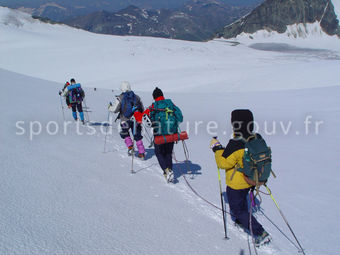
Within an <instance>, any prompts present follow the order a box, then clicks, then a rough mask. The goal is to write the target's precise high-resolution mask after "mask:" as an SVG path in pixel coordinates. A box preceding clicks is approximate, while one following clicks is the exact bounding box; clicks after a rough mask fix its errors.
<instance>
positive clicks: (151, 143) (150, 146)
mask: <svg viewBox="0 0 340 255" xmlns="http://www.w3.org/2000/svg"><path fill="white" fill-rule="evenodd" d="M142 125H143V127H144V132H145V134H146V136H147V137H148V139H147V140H148V141H149V142H150V145H149V148H152V146H153V143H154V141H153V140H152V138H151V135H150V133H149V131H148V130H147V129H146V126H145V125H144V124H143V123H142Z"/></svg>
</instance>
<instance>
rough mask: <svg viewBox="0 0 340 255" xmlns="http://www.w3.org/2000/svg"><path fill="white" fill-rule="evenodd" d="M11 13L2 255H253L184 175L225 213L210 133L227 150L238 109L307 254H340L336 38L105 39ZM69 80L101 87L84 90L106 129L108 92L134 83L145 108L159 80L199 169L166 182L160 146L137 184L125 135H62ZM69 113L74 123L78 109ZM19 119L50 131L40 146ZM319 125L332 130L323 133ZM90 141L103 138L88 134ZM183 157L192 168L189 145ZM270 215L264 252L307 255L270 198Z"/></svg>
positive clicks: (5, 75)
mask: <svg viewBox="0 0 340 255" xmlns="http://www.w3.org/2000/svg"><path fill="white" fill-rule="evenodd" d="M4 13H5V14H4ZM9 13H10V15H12V18H11V19H10V20H11V22H7V23H6V22H5V23H6V25H5V24H4V22H2V25H0V31H1V37H0V45H1V47H0V51H1V56H2V57H1V58H0V84H1V92H2V93H1V94H0V108H1V109H2V111H1V124H2V125H0V141H1V145H2V146H1V147H0V162H1V172H0V194H1V196H0V210H1V214H0V229H1V231H0V253H1V254H151V255H153V254H199V255H200V254H202V255H203V254H204V255H205V254H222V253H223V254H224V253H228V254H254V251H252V252H250V251H249V246H250V245H251V241H250V240H249V237H248V236H247V235H246V234H245V233H241V232H240V231H239V230H237V229H236V228H235V227H234V226H232V225H231V224H230V221H231V220H230V217H229V216H228V223H229V225H228V234H229V237H230V240H228V241H227V240H224V239H223V227H222V222H221V213H220V211H219V210H217V209H216V208H214V207H212V206H211V205H209V204H207V203H206V202H204V201H203V200H201V199H200V198H198V197H197V196H196V195H195V194H194V193H193V192H192V190H191V189H190V188H189V187H188V185H187V184H186V182H185V179H184V176H186V178H187V180H188V181H189V183H190V184H191V185H192V187H193V188H194V189H195V190H196V191H197V192H198V193H199V194H201V195H202V196H203V197H204V198H205V199H207V200H208V201H210V202H211V203H213V204H215V205H219V203H220V201H219V188H218V181H217V172H216V171H217V170H216V165H215V162H214V159H213V154H212V153H211V151H210V149H209V148H208V145H209V141H210V139H211V136H212V134H208V132H207V130H206V126H207V125H208V122H209V121H216V122H217V123H218V124H219V128H218V132H217V134H216V135H218V136H219V138H220V140H221V142H222V143H223V144H226V143H227V141H228V139H229V137H230V134H231V130H230V125H229V124H228V122H229V119H230V117H229V116H230V112H231V111H232V110H233V109H235V108H250V109H251V110H252V111H253V112H254V114H255V119H256V121H257V122H258V123H259V129H260V130H259V131H260V133H262V134H263V135H264V137H265V138H266V140H267V142H268V144H270V146H271V147H272V150H273V169H274V171H275V173H276V174H277V176H278V178H277V179H275V180H274V179H271V180H270V182H269V184H268V185H269V186H270V187H271V189H272V191H273V194H274V197H275V198H276V199H277V201H278V203H279V205H280V207H281V209H282V210H283V212H284V213H285V215H286V217H287V219H288V220H289V223H290V224H291V226H292V228H293V229H294V231H295V233H296V235H297V237H298V238H299V240H300V242H301V244H302V246H303V247H304V248H305V252H306V254H325V255H328V254H337V251H339V250H340V245H339V243H338V242H337V237H338V235H337V232H338V229H339V227H340V223H339V221H338V215H337V212H338V211H339V205H338V204H339V203H338V202H337V201H338V198H337V191H338V188H337V187H338V183H339V181H340V180H339V179H340V174H339V171H337V170H338V169H339V167H340V163H339V162H338V161H337V160H336V158H337V157H338V154H339V149H338V148H337V146H338V143H337V141H339V138H340V135H339V132H337V131H338V127H339V124H340V123H339V122H340V120H339V118H338V116H339V113H340V107H339V99H338V98H339V96H338V95H339V93H340V86H339V85H340V84H339V79H338V75H337V71H338V70H339V66H340V65H339V62H340V61H339V60H338V54H339V48H338V47H339V46H337V45H336V44H333V43H332V42H331V43H329V41H332V39H330V38H323V39H313V40H311V39H309V40H292V41H289V42H291V43H289V44H288V41H286V44H279V41H277V42H276V41H275V40H274V41H269V42H270V43H269V42H268V41H266V42H261V41H255V42H257V44H256V43H254V42H253V43H252V44H251V45H249V47H248V45H247V44H243V45H238V46H236V47H234V46H231V45H232V44H231V43H228V42H226V41H223V40H220V41H212V42H208V43H189V42H182V41H171V40H162V39H153V38H136V37H114V36H103V35H95V34H91V33H87V32H84V31H80V30H74V29H71V28H68V27H65V26H59V25H55V26H51V25H46V24H41V23H40V22H33V21H32V22H27V21H25V19H26V18H27V20H30V18H29V17H27V16H21V15H22V14H20V13H16V14H15V15H14V14H13V13H12V12H9V11H8V9H5V8H0V17H2V19H1V20H2V21H3V20H4V19H3V18H4V17H8V15H9ZM25 17H26V18H25ZM18 19H19V21H22V23H20V22H19V23H18V22H16V21H18ZM6 20H8V19H6ZM23 20H24V21H23ZM18 24H19V25H18ZM65 38H69V40H65ZM71 39H72V40H71ZM328 39H329V40H328ZM317 42H319V46H317V47H316V44H317ZM310 43H311V44H312V45H311V46H309V44H310ZM314 43H315V44H314ZM320 48H322V49H320ZM5 69H6V70H5ZM70 77H75V78H76V79H77V80H78V81H80V82H81V83H82V84H83V85H87V86H91V85H92V86H96V87H99V89H98V90H97V91H94V90H93V89H91V88H87V89H86V102H87V104H88V106H89V107H90V109H91V111H92V112H90V113H89V116H90V119H91V120H93V121H98V122H101V121H104V120H106V118H107V103H108V102H109V101H112V100H113V99H114V95H115V94H116V93H118V92H117V91H114V93H113V92H112V91H111V89H115V90H117V88H118V86H119V83H120V82H121V81H122V80H129V81H131V83H132V86H133V88H137V93H138V94H139V95H141V97H142V99H143V102H144V104H145V105H148V104H150V103H151V99H152V97H151V93H152V89H153V87H154V85H155V84H157V85H159V86H160V87H161V88H164V90H165V91H166V92H165V96H166V97H169V98H172V99H173V100H174V102H175V103H176V104H177V105H178V106H179V107H181V109H182V111H183V113H184V118H185V122H184V123H183V124H182V129H187V130H188V131H189V134H190V140H189V141H188V143H187V144H188V148H189V151H190V160H191V163H190V165H189V166H190V170H191V171H192V173H191V174H190V173H188V170H187V167H186V165H184V164H183V163H177V164H175V167H174V172H175V177H176V180H177V181H176V183H175V184H166V183H165V181H164V180H163V176H162V174H161V170H160V169H159V166H158V165H157V162H156V158H155V156H154V155H153V151H152V149H150V150H148V151H147V152H148V156H147V158H148V159H147V160H146V161H144V162H141V161H138V160H136V161H135V170H136V171H137V173H136V174H134V175H131V174H130V166H131V165H130V164H131V159H130V158H129V157H128V156H127V155H126V149H125V148H124V146H123V142H122V140H121V139H120V137H119V134H118V132H117V130H116V128H114V129H113V130H112V134H109V135H108V137H107V139H108V143H107V152H106V153H103V145H104V139H105V133H103V132H101V128H100V127H95V131H96V132H95V134H94V135H90V134H83V135H77V126H76V125H75V123H71V124H69V125H68V126H67V128H66V131H67V132H66V134H65V133H64V128H63V125H64V124H63V123H62V113H61V107H60V101H59V96H58V90H59V89H60V88H61V87H62V85H63V82H64V81H65V80H66V79H69V78H70ZM43 78H45V79H43ZM56 81H58V82H56ZM105 88H110V89H105ZM278 90H279V91H278ZM184 92H186V93H184ZM189 93H190V94H189ZM65 115H66V118H67V120H71V119H72V118H71V113H70V111H69V110H67V109H65ZM308 116H311V117H308ZM307 120H309V121H310V122H311V125H310V126H308V127H309V128H308V130H306V124H305V122H306V121H307ZM18 121H24V123H21V124H19V127H22V128H24V129H25V130H29V129H30V125H32V129H33V130H34V131H37V129H38V124H37V123H35V122H33V121H39V122H40V123H42V129H43V130H42V132H41V134H40V135H36V136H33V137H32V140H30V134H29V133H27V132H26V133H25V134H24V135H18V134H16V133H20V132H21V131H22V129H20V128H18V127H17V126H16V123H17V122H18ZM50 121H56V123H52V124H48V123H49V122H50ZM317 121H323V123H322V124H320V130H319V133H318V134H316V133H315V128H316V127H317ZM199 122H202V124H197V123H199ZM30 123H32V124H30ZM195 123H196V124H195ZM274 123H276V126H275V124H274ZM290 123H291V124H290ZM56 124H58V126H59V130H58V132H56V134H55V135H49V134H48V133H47V131H46V128H47V125H50V126H48V127H49V128H50V129H51V130H52V131H53V130H54V127H55V125H56ZM195 126H196V129H197V134H196V132H194V131H195ZM274 127H276V132H275V134H271V133H272V131H273V129H274ZM288 129H289V131H288V134H285V132H286V131H287V130H288ZM103 131H105V128H104V129H103ZM307 131H308V133H306V132H307ZM79 132H81V133H93V132H94V130H93V128H91V127H89V126H85V127H84V126H80V127H79ZM214 135H215V134H214ZM144 142H145V144H148V141H147V139H146V137H145V139H144ZM175 155H176V158H177V159H178V160H180V161H181V160H183V159H184V156H183V150H182V148H181V145H180V144H178V145H177V146H176V148H175ZM261 208H262V209H263V212H264V213H265V216H264V215H263V214H262V213H261V212H257V213H256V217H257V218H258V220H259V221H260V222H261V223H263V225H264V227H265V228H266V229H267V230H268V232H270V233H271V235H272V236H273V240H274V241H273V243H272V244H271V245H270V246H269V247H265V248H263V249H261V250H259V251H258V252H259V254H280V255H281V254H282V255H286V254H287V255H288V254H289V255H291V254H298V252H297V248H296V247H295V246H294V245H293V244H292V243H291V241H293V237H292V236H291V235H290V233H289V231H288V229H287V227H286V226H285V224H284V222H283V220H282V219H281V218H280V215H279V213H278V212H277V210H276V208H275V206H274V204H273V202H272V201H271V199H270V198H269V197H267V196H264V195H263V202H262V204H261ZM266 217H269V219H270V220H271V221H273V222H274V224H275V225H276V226H277V227H278V228H279V229H280V230H281V231H283V232H284V233H285V234H286V235H287V237H288V238H289V239H290V240H291V241H289V240H288V239H287V238H286V237H285V236H284V235H282V233H280V231H279V230H278V229H277V228H276V227H275V226H274V225H273V224H272V223H271V222H270V221H268V220H267V218H266ZM250 249H251V248H250Z"/></svg>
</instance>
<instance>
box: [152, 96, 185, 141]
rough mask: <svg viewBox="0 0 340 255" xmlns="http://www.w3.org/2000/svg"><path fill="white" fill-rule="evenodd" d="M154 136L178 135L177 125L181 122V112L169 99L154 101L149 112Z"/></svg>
mask: <svg viewBox="0 0 340 255" xmlns="http://www.w3.org/2000/svg"><path fill="white" fill-rule="evenodd" d="M150 118H151V120H152V122H153V129H154V134H155V135H172V134H177V133H178V125H179V123H180V122H182V121H183V115H182V112H181V110H180V109H179V108H178V107H177V106H175V105H174V104H173V103H172V101H171V100H170V99H164V100H161V101H156V102H155V103H154V105H153V111H151V112H150Z"/></svg>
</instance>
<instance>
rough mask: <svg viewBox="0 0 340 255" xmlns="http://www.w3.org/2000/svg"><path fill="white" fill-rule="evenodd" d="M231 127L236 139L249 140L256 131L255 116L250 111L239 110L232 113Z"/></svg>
mask: <svg viewBox="0 0 340 255" xmlns="http://www.w3.org/2000/svg"><path fill="white" fill-rule="evenodd" d="M231 125H232V126H233V131H234V134H235V137H238V136H242V137H243V138H245V139H247V138H248V137H249V136H250V135H251V134H252V132H253V130H254V116H253V113H252V112H251V111H250V110H248V109H237V110H234V111H232V112H231Z"/></svg>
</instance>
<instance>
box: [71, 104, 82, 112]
mask: <svg viewBox="0 0 340 255" xmlns="http://www.w3.org/2000/svg"><path fill="white" fill-rule="evenodd" d="M71 106H72V112H76V111H77V110H78V112H83V106H82V103H73V104H71Z"/></svg>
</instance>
